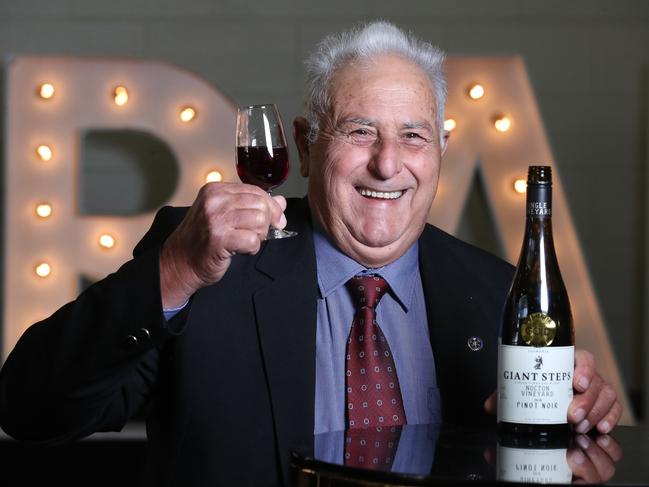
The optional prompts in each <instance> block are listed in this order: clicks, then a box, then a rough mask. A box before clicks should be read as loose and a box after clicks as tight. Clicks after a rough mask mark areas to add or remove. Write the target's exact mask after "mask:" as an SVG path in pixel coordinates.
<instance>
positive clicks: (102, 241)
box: [99, 233, 115, 249]
mask: <svg viewBox="0 0 649 487" xmlns="http://www.w3.org/2000/svg"><path fill="white" fill-rule="evenodd" d="M99 246H100V247H101V248H102V249H112V248H113V247H114V246H115V238H114V237H113V236H112V235H110V234H109V233H104V234H103V235H101V236H100V237H99Z"/></svg>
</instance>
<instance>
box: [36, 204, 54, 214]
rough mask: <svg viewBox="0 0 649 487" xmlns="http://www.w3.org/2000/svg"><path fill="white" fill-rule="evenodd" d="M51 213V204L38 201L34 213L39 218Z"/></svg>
mask: <svg viewBox="0 0 649 487" xmlns="http://www.w3.org/2000/svg"><path fill="white" fill-rule="evenodd" d="M51 214H52V206H51V205H50V204H48V203H40V204H38V205H37V206H36V215H38V216H39V217H40V218H48V217H49V216H50V215H51Z"/></svg>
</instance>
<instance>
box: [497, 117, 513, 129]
mask: <svg viewBox="0 0 649 487" xmlns="http://www.w3.org/2000/svg"><path fill="white" fill-rule="evenodd" d="M494 127H496V130H497V131H498V132H507V131H508V130H509V129H510V128H511V127H512V121H511V120H510V119H509V117H506V116H504V115H499V116H497V117H495V118H494Z"/></svg>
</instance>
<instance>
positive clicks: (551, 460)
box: [496, 435, 622, 484]
mask: <svg viewBox="0 0 649 487" xmlns="http://www.w3.org/2000/svg"><path fill="white" fill-rule="evenodd" d="M621 457H622V451H621V448H620V446H619V444H618V443H617V442H616V441H615V440H614V439H613V438H612V437H611V436H609V435H599V436H596V437H591V436H588V435H576V436H572V435H565V436H560V437H552V438H547V437H544V438H539V437H533V436H525V435H521V436H516V435H501V436H499V438H498V444H497V446H496V478H497V480H503V481H509V482H525V483H534V484H571V483H587V484H591V483H600V482H605V481H607V480H609V479H610V478H611V477H613V475H614V474H615V463H616V462H617V461H619V460H620V458H621Z"/></svg>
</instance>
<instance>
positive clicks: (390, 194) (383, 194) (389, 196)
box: [358, 188, 403, 200]
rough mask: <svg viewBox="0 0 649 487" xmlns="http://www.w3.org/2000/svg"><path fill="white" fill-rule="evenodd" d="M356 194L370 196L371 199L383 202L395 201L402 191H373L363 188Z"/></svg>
mask: <svg viewBox="0 0 649 487" xmlns="http://www.w3.org/2000/svg"><path fill="white" fill-rule="evenodd" d="M358 192H359V193H360V194H361V195H363V196H371V197H372V198H380V199H384V200H396V199H397V198H399V197H400V196H401V195H402V194H403V191H373V190H371V189H365V188H361V189H359V190H358Z"/></svg>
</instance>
